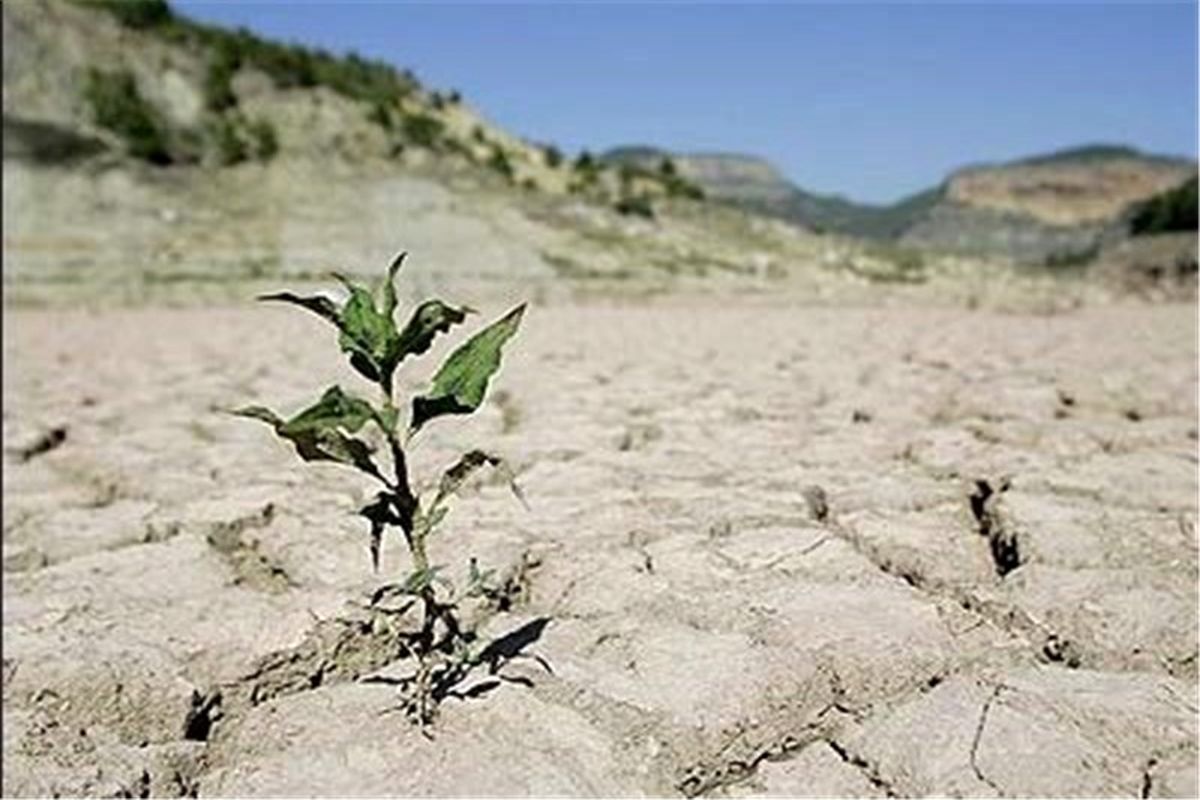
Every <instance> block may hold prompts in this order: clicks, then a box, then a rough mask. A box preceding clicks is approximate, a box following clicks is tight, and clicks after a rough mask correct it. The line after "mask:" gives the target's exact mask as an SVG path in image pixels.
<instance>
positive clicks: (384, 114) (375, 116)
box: [367, 100, 395, 131]
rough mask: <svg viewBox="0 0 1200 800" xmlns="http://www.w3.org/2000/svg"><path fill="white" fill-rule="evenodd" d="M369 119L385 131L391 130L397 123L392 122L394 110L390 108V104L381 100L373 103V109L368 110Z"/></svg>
mask: <svg viewBox="0 0 1200 800" xmlns="http://www.w3.org/2000/svg"><path fill="white" fill-rule="evenodd" d="M367 120H368V121H370V122H373V123H375V124H376V125H378V126H379V127H381V128H383V129H384V130H385V131H390V130H391V129H392V126H393V125H394V124H395V123H393V122H392V112H391V110H390V109H389V108H388V104H387V103H386V102H383V101H379V100H377V101H375V102H374V103H372V104H371V110H370V111H368V112H367Z"/></svg>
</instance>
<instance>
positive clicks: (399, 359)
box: [235, 254, 546, 728]
mask: <svg viewBox="0 0 1200 800" xmlns="http://www.w3.org/2000/svg"><path fill="white" fill-rule="evenodd" d="M403 259H404V255H403V254H401V255H400V256H399V257H398V258H397V259H396V260H395V261H393V263H392V265H391V266H390V267H389V269H388V272H387V277H386V278H385V279H384V281H383V283H382V285H381V286H379V287H378V288H377V289H376V290H375V291H371V290H370V289H369V288H367V287H365V286H361V285H359V284H357V283H354V282H352V281H350V280H349V279H348V278H345V277H343V276H337V277H338V278H339V280H341V282H342V283H343V284H344V285H345V287H346V289H347V291H348V292H349V297H348V298H347V299H346V300H345V301H344V302H342V303H341V304H338V303H335V302H334V301H333V300H331V299H329V298H328V297H326V296H323V295H315V296H311V297H301V296H298V295H295V294H292V293H290V292H279V293H276V294H269V295H265V296H263V297H260V298H259V299H260V300H267V301H277V302H284V303H290V304H294V305H297V306H300V307H301V308H304V309H306V310H308V311H311V312H313V313H315V314H316V315H317V316H319V317H321V319H323V320H325V321H326V322H328V323H330V324H331V325H333V326H334V327H335V328H336V329H337V331H338V342H339V345H340V346H341V349H342V350H343V352H345V353H346V354H347V356H348V357H349V361H350V366H351V367H352V368H353V369H354V370H355V371H356V372H358V373H359V374H360V375H361V376H362V377H364V378H366V379H367V380H368V381H370V382H371V383H372V384H374V386H375V388H376V389H377V390H378V396H379V399H378V402H376V403H372V402H370V401H369V400H367V399H363V398H361V397H358V396H356V395H354V394H352V393H350V392H347V391H345V390H343V389H342V388H341V386H336V385H335V386H332V387H330V388H328V389H326V390H325V391H324V393H322V395H321V396H320V398H319V399H318V400H317V401H316V402H315V403H314V404H312V405H311V406H309V407H308V408H306V409H304V410H303V411H300V412H299V413H298V414H296V415H294V416H292V417H291V418H290V419H283V418H282V417H280V416H279V415H277V414H276V413H275V412H274V411H271V410H270V409H268V408H264V407H262V406H248V407H245V408H242V409H239V410H238V411H236V412H235V413H237V414H238V415H240V416H244V417H248V418H251V419H255V420H260V421H262V422H265V423H266V424H268V425H270V426H271V428H272V429H273V430H274V431H275V434H276V435H277V436H278V437H280V438H281V439H283V440H285V441H288V442H290V443H291V445H292V446H293V447H294V448H295V450H296V453H297V455H299V457H300V458H301V459H303V460H304V461H325V462H332V463H335V464H341V465H344V466H347V467H351V468H353V469H356V470H358V471H359V472H360V473H362V474H364V475H365V476H367V477H368V478H370V479H371V480H373V481H375V482H377V483H378V484H379V486H380V488H379V491H378V492H376V494H375V496H374V498H373V499H372V500H371V501H370V502H369V503H367V504H366V505H364V506H363V507H362V508H360V509H359V510H358V514H359V515H361V516H362V517H363V518H364V519H365V520H366V521H367V523H368V525H369V534H370V539H369V551H370V555H371V561H372V564H373V565H374V567H375V569H376V570H378V568H379V554H380V548H381V546H382V543H383V541H384V534H385V533H386V532H387V530H388V529H389V528H393V529H398V530H399V532H400V533H401V534H402V535H403V536H402V539H403V541H404V543H405V544H406V545H407V549H408V555H409V560H410V563H411V571H410V572H409V573H408V574H407V575H406V576H405V577H404V578H402V579H401V580H399V581H396V582H394V583H388V584H385V585H384V586H381V587H380V588H378V589H377V590H376V591H375V592H374V593H373V594H372V598H371V609H372V610H373V611H374V610H378V611H379V612H380V613H381V614H389V612H390V615H389V616H387V617H385V618H386V619H393V620H395V619H403V616H402V615H403V610H404V609H407V608H415V607H417V606H418V605H419V607H420V609H421V617H422V620H421V625H420V627H419V629H416V630H397V631H396V633H397V638H398V639H400V640H401V641H402V643H403V644H404V648H403V650H404V652H405V653H406V654H407V656H408V657H410V658H412V659H414V660H415V661H416V665H415V669H414V671H413V673H412V674H411V675H409V676H406V677H404V678H403V679H401V681H400V690H401V701H402V707H403V708H404V710H405V711H406V712H407V713H408V714H409V716H410V718H411V719H412V720H413V722H415V723H416V724H418V725H420V726H421V727H422V728H424V726H426V725H428V724H430V723H432V722H433V721H434V719H435V716H436V714H437V710H438V704H439V703H440V701H441V700H443V699H444V698H445V697H447V696H450V695H451V694H452V693H453V689H454V687H455V686H456V685H458V684H460V683H461V682H463V681H464V680H466V679H467V677H468V676H469V675H470V674H471V673H472V672H473V671H474V670H476V669H477V668H480V667H487V669H488V671H489V674H491V675H495V674H497V670H498V669H499V668H501V667H502V666H503V663H504V662H505V661H507V660H510V659H512V658H514V657H516V656H517V653H516V652H512V651H505V652H501V651H500V650H499V645H498V644H497V643H498V642H501V641H504V642H506V643H511V642H512V640H513V637H514V636H516V635H517V634H522V635H523V636H525V638H526V639H529V638H530V637H532V638H536V636H537V635H538V634H540V631H541V628H542V627H544V626H545V622H546V621H545V620H541V621H540V623H539V624H538V625H537V626H536V629H531V628H530V627H529V626H528V625H526V626H523V627H522V628H520V629H518V631H516V632H513V633H510V634H508V635H506V636H504V637H501V639H498V640H496V641H495V642H492V643H484V642H481V641H480V639H479V635H478V634H477V632H476V631H477V629H478V626H479V625H480V623H481V621H482V619H480V618H477V619H476V621H475V622H473V623H472V624H471V625H468V624H467V623H466V622H465V621H464V620H463V619H462V618H461V617H460V611H459V609H460V605H461V604H463V603H464V601H468V600H472V599H474V600H473V602H477V603H478V602H482V603H484V604H485V608H487V607H488V606H487V605H486V604H487V603H493V605H492V606H491V608H492V609H493V610H498V609H502V608H504V607H505V606H504V605H503V598H504V597H505V594H504V593H505V589H504V587H503V585H497V582H495V581H493V579H492V577H491V571H486V572H485V571H480V570H479V568H478V565H477V563H476V561H475V559H474V558H473V557H472V558H470V560H469V569H468V571H467V580H466V584H465V585H464V586H462V587H461V589H459V588H457V587H455V585H454V584H453V583H452V582H451V581H450V579H449V578H448V577H446V576H445V575H444V574H442V573H443V571H444V567H443V566H442V565H440V564H436V563H434V560H433V554H432V553H431V552H430V549H429V546H430V543H431V542H432V541H433V540H434V538H435V534H436V533H437V531H438V526H439V525H440V523H441V522H442V520H443V519H444V518H445V516H446V513H447V512H448V510H449V508H448V505H447V504H448V502H449V500H450V499H451V498H452V497H453V496H454V495H455V494H456V493H457V492H458V491H459V490H460V489H461V488H462V487H463V486H464V485H465V483H466V481H467V479H468V478H470V477H471V476H472V475H473V474H474V473H475V472H477V471H478V470H479V469H481V468H483V467H492V468H493V469H498V470H500V471H501V473H502V474H503V475H504V476H505V477H506V478H507V479H508V482H509V485H510V486H511V488H512V490H513V493H514V494H516V496H517V497H518V498H521V494H520V491H519V490H518V488H517V486H516V484H515V483H514V482H513V481H512V476H511V472H509V471H508V469H507V466H506V465H505V463H504V461H503V460H502V459H500V458H498V457H497V456H495V455H493V454H491V453H487V452H485V451H483V450H470V451H469V452H467V453H466V454H465V455H463V456H461V457H460V458H459V459H458V460H457V461H456V462H455V463H454V464H453V465H452V466H451V467H450V468H449V469H447V470H446V471H445V472H444V473H443V474H442V475H441V478H440V480H439V481H438V482H437V484H436V486H435V487H434V488H433V489H432V490H430V491H428V492H426V493H425V494H424V496H422V495H421V494H420V493H419V492H418V491H417V489H416V488H415V487H414V484H413V481H412V479H411V477H410V475H409V470H408V454H409V453H410V452H411V449H412V446H413V442H414V439H415V438H416V436H417V435H418V434H419V433H420V432H421V431H422V430H424V429H425V427H426V426H427V425H429V424H430V423H431V422H434V421H435V420H439V419H444V418H445V417H448V416H450V415H460V414H471V413H473V412H475V411H476V410H477V409H478V408H479V407H480V405H482V403H483V400H484V397H485V395H486V393H487V389H488V383H489V381H490V380H491V378H492V376H493V375H494V374H495V373H496V371H497V370H498V369H499V368H500V360H501V354H502V349H503V347H504V345H505V343H506V342H508V340H509V339H511V338H512V337H513V336H514V335H516V333H517V330H518V328H519V327H520V324H521V318H522V316H523V315H524V313H525V305H524V304H521V305H519V306H517V307H516V308H514V309H512V310H511V311H509V312H508V313H507V314H505V315H504V316H503V317H501V318H500V319H499V320H497V321H495V322H493V323H492V324H491V325H488V326H487V327H485V328H484V329H483V330H481V331H479V332H478V333H476V334H475V335H474V336H473V337H471V338H470V339H468V340H467V341H466V342H465V343H464V344H462V345H461V346H459V347H458V349H456V350H455V351H454V352H453V353H451V354H450V356H449V358H447V359H446V360H445V361H444V362H442V365H441V368H440V369H438V371H437V372H436V373H435V374H434V376H433V378H432V379H431V381H430V385H429V388H428V390H426V391H425V392H424V393H422V394H419V395H416V396H414V397H412V398H411V400H409V401H402V402H400V403H397V402H396V399H395V381H394V377H395V374H396V372H397V370H398V369H399V368H400V367H401V366H402V365H403V363H404V362H405V361H406V360H407V359H409V358H410V357H415V356H420V355H423V354H424V353H426V352H428V351H429V349H430V348H431V347H432V346H433V343H434V340H435V339H436V338H437V337H438V336H439V335H441V334H447V333H449V332H450V330H451V329H452V328H453V327H455V326H457V325H460V324H462V323H463V322H464V321H465V320H466V318H467V315H468V313H470V309H468V308H467V307H465V306H461V307H457V308H456V307H454V306H450V305H446V304H445V303H443V302H442V301H440V300H426V301H425V302H423V303H421V304H420V305H418V306H416V308H414V309H413V310H412V313H411V315H410V317H409V319H408V322H407V323H406V324H405V325H404V326H403V327H400V326H399V325H398V324H397V319H396V311H397V307H398V303H397V297H396V289H395V285H394V284H395V277H396V274H397V272H398V270H399V269H400V266H401V263H402V262H403ZM405 407H407V408H408V414H407V420H406V421H402V413H403V412H402V410H401V409H402V408H405ZM366 429H374V432H375V434H376V435H377V437H379V438H382V439H383V441H384V442H385V447H386V452H387V458H386V461H384V460H380V459H379V457H378V455H377V453H376V452H375V448H374V447H373V446H372V444H371V440H370V439H369V438H366V437H362V438H360V436H359V433H360V432H364V433H365V432H366ZM449 544H452V545H453V546H455V547H457V548H460V549H461V548H463V546H464V545H463V544H462V540H461V539H455V540H454V541H453V542H450V543H449ZM388 602H399V603H401V607H400V609H396V608H388V607H387V606H386V603H388ZM523 646H524V645H521V646H520V647H523ZM520 647H518V648H517V652H519V650H520ZM526 657H529V656H526ZM534 658H536V656H535V657H534ZM542 663H543V665H544V662H542Z"/></svg>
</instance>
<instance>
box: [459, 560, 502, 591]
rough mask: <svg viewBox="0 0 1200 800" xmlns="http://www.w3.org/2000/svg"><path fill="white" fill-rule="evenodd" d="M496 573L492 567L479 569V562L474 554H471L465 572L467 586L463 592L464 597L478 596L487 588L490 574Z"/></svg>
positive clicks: (490, 578)
mask: <svg viewBox="0 0 1200 800" xmlns="http://www.w3.org/2000/svg"><path fill="white" fill-rule="evenodd" d="M495 574H496V570H494V569H486V570H482V571H481V570H480V569H479V562H478V561H477V560H476V559H475V557H474V556H471V561H470V567H469V571H468V573H467V588H466V590H465V591H464V592H463V595H464V596H465V597H479V596H480V595H483V594H485V593H486V592H487V590H488V584H489V582H490V581H491V580H492V576H493V575H495Z"/></svg>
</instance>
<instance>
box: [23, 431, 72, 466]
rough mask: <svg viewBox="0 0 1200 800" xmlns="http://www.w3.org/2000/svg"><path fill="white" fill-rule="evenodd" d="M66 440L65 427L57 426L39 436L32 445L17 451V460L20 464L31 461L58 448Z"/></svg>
mask: <svg viewBox="0 0 1200 800" xmlns="http://www.w3.org/2000/svg"><path fill="white" fill-rule="evenodd" d="M66 440H67V426H66V425H59V426H58V427H56V428H51V429H50V430H48V431H46V432H45V433H43V434H42V435H41V436H39V437H38V438H37V439H36V440H34V442H33V443H32V444H29V445H27V446H25V447H22V448H21V449H19V450H18V451H17V458H19V459H20V460H21V463H25V462H27V461H31V460H32V459H35V458H37V457H38V456H40V455H44V454H46V453H49V452H50V451H51V450H53V449H55V448H56V447H59V446H60V445H61V444H62V443H63V442H65V441H66Z"/></svg>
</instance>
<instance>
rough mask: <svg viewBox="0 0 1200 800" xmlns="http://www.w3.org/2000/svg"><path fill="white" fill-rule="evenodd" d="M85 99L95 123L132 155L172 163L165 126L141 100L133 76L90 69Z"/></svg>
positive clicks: (146, 103)
mask: <svg viewBox="0 0 1200 800" xmlns="http://www.w3.org/2000/svg"><path fill="white" fill-rule="evenodd" d="M83 97H84V100H85V102H87V104H88V106H89V108H90V110H91V114H92V119H93V121H94V122H95V123H96V124H97V125H99V126H100V127H101V128H105V129H106V130H109V131H112V132H113V133H115V134H116V135H117V136H118V137H120V139H121V140H122V141H123V142H124V143H125V147H126V148H127V149H128V151H129V154H130V155H132V156H133V157H135V158H140V159H144V160H146V161H149V162H150V163H152V164H169V163H171V161H172V158H171V152H170V149H169V147H168V143H167V134H166V124H165V123H164V122H163V119H162V117H161V116H160V115H159V114H158V112H157V111H156V110H155V108H154V107H153V106H152V105H150V103H148V102H147V101H146V100H145V98H143V97H142V95H141V92H139V91H138V87H137V81H136V80H134V77H133V75H132V73H130V72H128V71H127V70H118V71H116V72H105V71H103V70H98V69H92V70H89V71H88V74H87V81H86V82H85V84H84V87H83Z"/></svg>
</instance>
